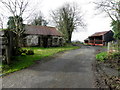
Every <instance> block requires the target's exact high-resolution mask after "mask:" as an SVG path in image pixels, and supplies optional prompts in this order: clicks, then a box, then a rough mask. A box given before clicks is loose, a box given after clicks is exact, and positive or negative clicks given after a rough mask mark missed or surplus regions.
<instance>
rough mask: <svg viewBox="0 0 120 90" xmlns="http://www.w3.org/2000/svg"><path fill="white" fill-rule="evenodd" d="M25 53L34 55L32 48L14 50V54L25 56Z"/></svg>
mask: <svg viewBox="0 0 120 90" xmlns="http://www.w3.org/2000/svg"><path fill="white" fill-rule="evenodd" d="M25 55H34V51H33V50H26V49H25V50H24V49H21V48H20V49H18V50H16V51H15V56H25Z"/></svg>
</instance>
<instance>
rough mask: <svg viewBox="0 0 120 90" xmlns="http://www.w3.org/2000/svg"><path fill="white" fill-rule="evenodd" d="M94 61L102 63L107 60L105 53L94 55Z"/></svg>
mask: <svg viewBox="0 0 120 90" xmlns="http://www.w3.org/2000/svg"><path fill="white" fill-rule="evenodd" d="M96 59H97V60H100V61H104V60H106V59H107V52H101V53H99V54H97V55H96Z"/></svg>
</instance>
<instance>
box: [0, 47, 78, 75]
mask: <svg viewBox="0 0 120 90" xmlns="http://www.w3.org/2000/svg"><path fill="white" fill-rule="evenodd" d="M78 48H79V47H76V46H66V47H54V48H40V47H29V48H23V49H27V50H29V49H31V50H34V53H35V54H34V55H25V56H16V57H14V58H13V62H12V64H11V65H9V66H8V65H4V67H3V72H2V74H8V73H11V72H15V71H18V70H21V69H24V68H26V67H29V66H30V65H32V64H34V63H35V61H37V60H41V59H43V58H45V57H49V56H52V55H54V54H56V53H58V52H62V51H66V50H73V49H78Z"/></svg>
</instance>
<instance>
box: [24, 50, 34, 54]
mask: <svg viewBox="0 0 120 90" xmlns="http://www.w3.org/2000/svg"><path fill="white" fill-rule="evenodd" d="M26 54H27V55H34V51H33V50H28V51H27V53H26Z"/></svg>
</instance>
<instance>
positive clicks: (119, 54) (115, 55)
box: [108, 52, 120, 59]
mask: <svg viewBox="0 0 120 90" xmlns="http://www.w3.org/2000/svg"><path fill="white" fill-rule="evenodd" d="M108 57H109V59H120V52H115V53H111V54H109V55H108Z"/></svg>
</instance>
